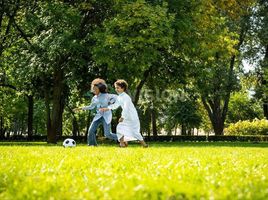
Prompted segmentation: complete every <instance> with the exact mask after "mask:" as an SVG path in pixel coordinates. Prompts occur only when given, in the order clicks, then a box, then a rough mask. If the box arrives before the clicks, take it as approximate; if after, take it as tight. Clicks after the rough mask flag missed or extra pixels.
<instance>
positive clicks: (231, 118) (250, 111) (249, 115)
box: [227, 92, 263, 123]
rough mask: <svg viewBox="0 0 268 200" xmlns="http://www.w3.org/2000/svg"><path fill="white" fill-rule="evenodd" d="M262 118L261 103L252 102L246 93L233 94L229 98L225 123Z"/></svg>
mask: <svg viewBox="0 0 268 200" xmlns="http://www.w3.org/2000/svg"><path fill="white" fill-rule="evenodd" d="M255 118H259V119H260V118H263V113H262V108H261V103H260V102H258V101H256V102H255V101H254V99H253V98H250V97H249V94H248V93H246V92H244V93H243V92H238V93H234V94H233V95H232V96H231V98H230V103H229V110H228V114H227V123H235V122H238V121H240V120H241V121H243V120H253V119H255Z"/></svg>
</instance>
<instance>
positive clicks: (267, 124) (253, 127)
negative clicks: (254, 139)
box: [225, 119, 268, 135]
mask: <svg viewBox="0 0 268 200" xmlns="http://www.w3.org/2000/svg"><path fill="white" fill-rule="evenodd" d="M225 135H268V120H266V119H262V120H259V119H254V120H253V121H249V120H245V121H238V122H237V123H232V124H230V126H229V127H228V128H226V129H225Z"/></svg>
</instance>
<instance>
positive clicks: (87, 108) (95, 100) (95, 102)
mask: <svg viewBox="0 0 268 200" xmlns="http://www.w3.org/2000/svg"><path fill="white" fill-rule="evenodd" d="M97 104H98V100H97V99H96V97H95V96H94V97H93V98H92V100H91V103H90V105H89V106H85V107H83V108H82V110H93V109H94V108H95V107H96V106H97Z"/></svg>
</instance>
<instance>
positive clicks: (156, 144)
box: [0, 141, 268, 148]
mask: <svg viewBox="0 0 268 200" xmlns="http://www.w3.org/2000/svg"><path fill="white" fill-rule="evenodd" d="M0 146H47V147H53V146H62V141H59V142H58V143H57V144H47V143H46V142H21V141H20V142H6V141H4V142H1V141H0ZM77 146H87V144H86V143H83V142H81V143H77ZM99 146H101V147H105V146H107V147H112V146H115V147H118V144H116V143H114V142H110V141H102V142H99ZM139 146H140V144H138V143H137V142H130V143H129V147H139ZM149 146H150V147H151V148H168V147H178V148H180V147H192V148H200V147H202V148H203V147H258V148H267V147H268V142H149Z"/></svg>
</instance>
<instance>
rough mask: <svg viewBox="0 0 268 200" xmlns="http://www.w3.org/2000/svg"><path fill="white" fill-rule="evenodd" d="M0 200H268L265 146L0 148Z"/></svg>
mask: <svg viewBox="0 0 268 200" xmlns="http://www.w3.org/2000/svg"><path fill="white" fill-rule="evenodd" d="M0 199H1V200H2V199H3V200H5V199H12V200H13V199H23V200H24V199H33V200H36V199H55V200H58V199H104V200H109V199H120V200H127V199H133V200H138V199H146V200H147V199H170V200H173V199H174V200H175V199H243V200H244V199H254V200H255V199H268V143H256V144H255V143H234V142H233V143H231V142H230V143H224V142H222V143H219V142H217V143H206V142H202V143H193V142H185V143H181V142H174V143H150V148H148V149H144V148H141V147H140V146H138V145H137V144H131V145H130V146H129V147H128V148H118V147H117V146H116V145H115V144H102V145H100V146H99V147H88V146H86V145H85V144H78V146H77V147H75V148H63V147H62V146H59V145H46V144H45V143H7V142H0Z"/></svg>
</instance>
